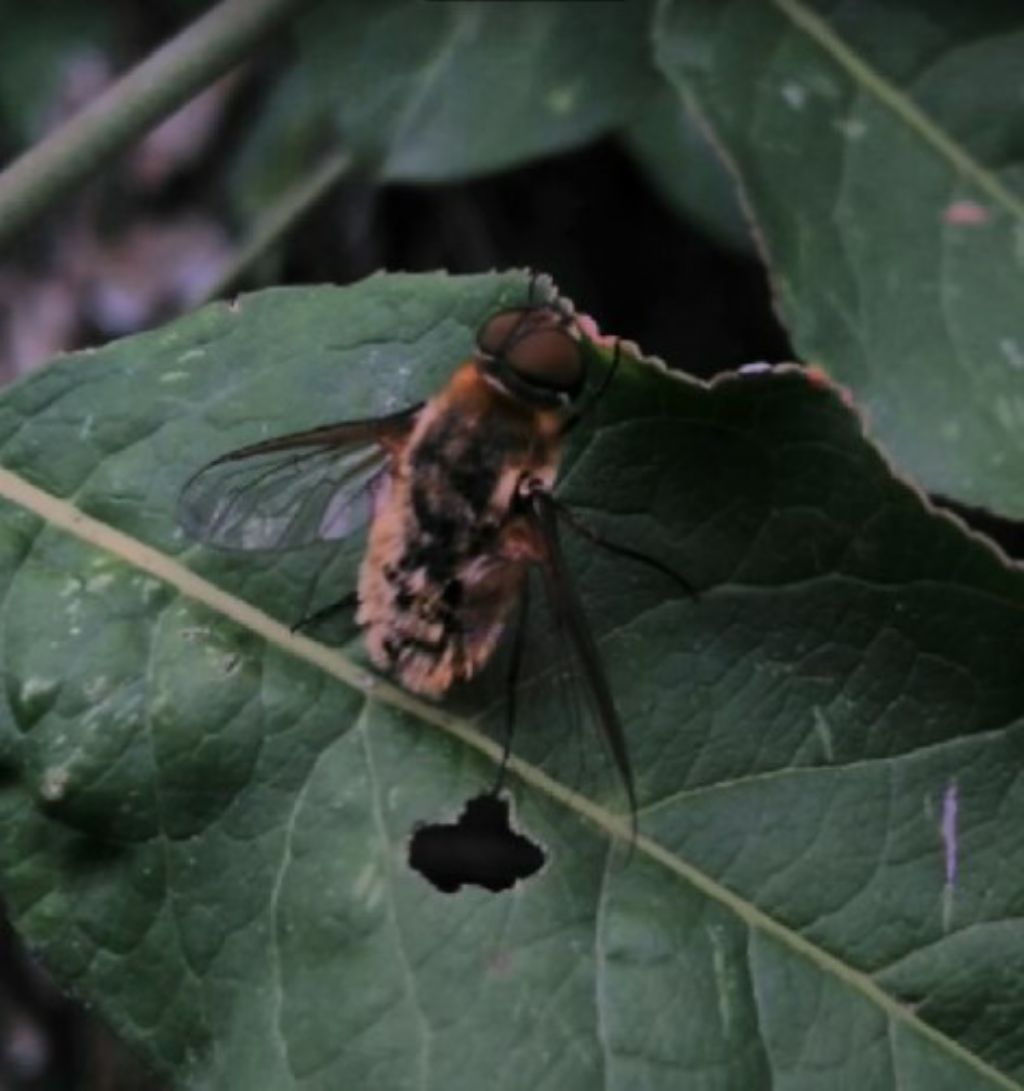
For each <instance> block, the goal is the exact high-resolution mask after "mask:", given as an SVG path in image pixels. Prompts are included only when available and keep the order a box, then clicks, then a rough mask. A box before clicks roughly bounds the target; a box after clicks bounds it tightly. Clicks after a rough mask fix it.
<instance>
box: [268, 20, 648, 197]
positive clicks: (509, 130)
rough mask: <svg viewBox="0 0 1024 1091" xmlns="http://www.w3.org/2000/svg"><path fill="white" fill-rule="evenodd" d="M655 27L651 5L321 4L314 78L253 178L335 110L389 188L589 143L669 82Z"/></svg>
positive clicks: (293, 98) (300, 84) (289, 92)
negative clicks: (652, 36) (656, 55)
mask: <svg viewBox="0 0 1024 1091" xmlns="http://www.w3.org/2000/svg"><path fill="white" fill-rule="evenodd" d="M650 19H651V4H650V3H648V2H647V0H643V2H638V3H629V4H608V3H603V2H600V0H597V2H593V0H584V2H582V3H580V2H574V3H551V2H548V0H533V2H521V3H516V4H448V3H427V4H424V3H415V2H411V0H375V2H373V3H369V2H366V0H363V2H361V3H356V4H343V5H338V4H321V5H319V7H318V8H317V9H316V10H315V11H314V12H312V13H311V14H310V15H309V16H308V17H307V18H306V19H304V20H303V21H302V23H301V24H300V27H299V47H300V58H301V61H300V64H301V68H302V69H303V71H302V73H301V75H299V76H296V77H294V78H293V79H292V80H291V81H290V82H289V85H288V87H287V89H283V90H282V92H281V97H280V99H279V101H278V108H276V109H275V111H274V116H273V117H271V118H268V119H267V121H266V123H265V124H264V125H263V126H262V129H261V132H260V134H259V137H258V143H259V147H258V148H256V149H255V150H254V151H253V152H252V155H251V159H252V161H253V163H254V166H253V168H252V169H256V166H257V165H258V162H266V163H268V164H269V163H271V162H272V161H273V157H272V156H271V154H270V149H272V148H274V147H275V146H278V145H279V146H280V147H281V148H282V149H283V150H284V151H285V152H286V153H287V152H288V150H289V149H294V148H295V147H296V146H297V144H298V143H300V142H301V141H303V140H305V139H307V134H308V133H309V132H311V131H314V130H316V129H318V128H320V127H321V121H322V119H323V116H324V114H325V113H326V112H328V111H329V112H330V113H331V114H332V115H333V119H334V123H335V128H336V132H337V135H338V136H339V137H340V139H341V142H342V145H343V146H344V147H345V148H346V150H349V151H351V152H352V153H353V154H354V155H355V157H356V158H357V160H358V161H360V162H362V163H364V164H365V165H366V166H368V167H371V168H372V169H374V170H375V172H376V173H377V175H378V177H380V178H382V179H383V180H385V181H392V182H438V181H451V180H455V179H459V178H466V177H471V176H473V175H477V174H482V173H485V172H489V171H496V170H501V169H503V168H506V167H512V166H517V165H519V164H521V163H522V162H524V161H525V160H528V159H533V158H537V157H538V156H542V155H550V154H552V153H555V152H559V151H564V150H567V149H569V148H573V147H577V146H578V145H581V144H584V143H586V142H587V141H588V140H592V139H594V138H595V137H597V136H600V135H601V134H602V133H605V132H608V131H611V130H613V129H615V128H617V127H618V126H619V125H620V124H622V123H623V122H624V121H625V120H626V119H627V118H628V117H629V116H630V114H631V113H632V111H633V110H635V109H636V107H637V105H638V104H639V103H641V102H642V101H643V99H644V98H645V96H646V95H648V94H649V93H650V91H651V90H652V89H653V88H654V87H655V86H656V82H657V78H656V76H655V75H654V72H653V70H652V68H651V62H650V46H649V43H648V27H649V23H650ZM261 173H262V172H261Z"/></svg>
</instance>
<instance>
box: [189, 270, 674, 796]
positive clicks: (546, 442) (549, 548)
mask: <svg viewBox="0 0 1024 1091" xmlns="http://www.w3.org/2000/svg"><path fill="white" fill-rule="evenodd" d="M533 294H534V283H533V282H531V286H530V295H529V299H528V302H527V304H526V305H525V306H522V307H518V308H512V309H509V310H504V311H501V312H499V313H497V314H495V315H493V316H492V317H490V318H489V319H487V321H486V322H484V324H483V326H482V327H481V329H480V331H479V333H478V336H477V347H476V352H475V353H474V354H473V356H472V357H471V358H470V359H469V360H467V361H466V362H465V363H463V364H462V365H461V366H460V367H459V368H458V369H457V370H456V371H455V373H454V374H453V375H452V377H451V379H450V380H449V382H448V384H447V385H446V386H445V388H444V389H443V390H441V391H440V393H438V394H436V395H435V396H434V397H432V398H430V399H429V400H428V401H426V402H425V403H421V404H419V405H414V406H412V407H410V408H408V409H406V410H404V411H402V412H399V413H395V414H392V415H390V416H383V417H377V418H372V419H367V420H355V421H345V422H341V423H338V424H329V425H326V426H324V427H321V428H314V429H312V430H310V431H305V432H297V433H294V434H292V435H286V436H281V437H278V438H276V439H269V440H266V441H264V442H261V443H255V444H253V445H251V446H248V447H243V448H241V449H240V450H236V451H232V452H230V453H228V454H225V455H222V456H221V457H220V458H218V459H216V460H214V461H213V462H211V463H209V464H208V465H207V466H205V467H204V468H202V469H201V470H199V472H198V473H196V474H195V476H194V477H192V478H191V480H190V481H189V482H188V483H187V484H186V485H185V487H184V489H183V491H182V494H181V499H180V502H179V518H180V521H181V523H182V525H183V527H184V528H185V529H186V531H187V532H188V533H189V534H190V535H191V536H192V537H194V538H198V539H200V540H202V541H204V542H207V543H209V544H211V545H214V546H219V547H222V548H227V549H241V550H268V549H269V550H273V549H289V548H296V547H299V546H304V545H309V544H311V543H313V542H315V541H318V540H328V541H333V540H338V539H341V538H344V537H346V536H348V535H349V534H351V533H353V532H354V531H355V530H357V529H358V528H359V527H361V526H363V525H364V524H366V523H369V536H368V541H367V546H366V552H365V555H364V558H363V561H362V565H361V568H360V572H359V582H358V590H357V592H356V594H355V596H349V597H348V598H347V599H344V600H342V601H341V602H339V603H336V604H334V605H332V606H330V607H328V608H327V609H326V610H321V611H318V612H317V613H316V614H314V615H312V616H311V617H308V618H305V619H303V620H302V621H300V622H299V623H298V626H296V627H301V626H306V625H309V624H311V623H313V622H314V621H318V620H322V619H323V618H324V617H325V616H326V615H327V614H329V613H332V612H334V611H336V610H339V609H342V608H345V607H351V606H353V605H355V606H357V613H356V620H357V622H358V623H359V624H360V625H361V626H363V628H364V630H365V633H364V636H365V641H366V646H367V649H368V652H369V655H370V659H371V660H372V661H373V663H374V664H375V665H376V666H377V667H378V668H381V669H383V670H384V671H387V672H389V673H390V674H392V675H394V676H395V677H396V678H397V679H398V681H399V682H400V683H401V684H402V685H403V686H404V687H405V688H407V689H409V690H411V691H412V692H414V693H418V694H423V695H425V696H428V697H434V698H436V697H439V696H441V695H442V694H444V693H445V692H446V691H447V690H448V689H449V688H450V687H452V686H453V685H455V684H456V683H459V682H463V681H466V680H467V679H470V678H472V677H473V676H474V675H476V674H477V673H478V672H479V671H480V670H481V669H482V668H483V667H484V666H485V665H486V664H487V662H488V661H489V660H490V659H491V658H492V656H493V654H494V652H495V649H496V647H497V645H498V643H499V640H500V639H501V637H502V635H503V634H504V633H505V631H506V630H507V629H508V628H509V626H510V622H511V621H512V618H513V615H515V621H514V626H513V637H512V646H511V656H510V660H509V678H508V682H509V693H508V703H507V706H506V743H505V746H506V756H507V753H508V746H509V743H510V737H511V728H512V725H513V721H514V715H515V713H514V709H515V696H516V694H515V690H516V684H517V680H518V673H519V670H520V665H521V661H522V652H523V643H524V633H525V627H526V617H527V609H528V597H527V593H528V587H529V574H530V571H531V570H533V569H538V570H539V571H540V572H541V574H542V576H543V583H544V587H545V590H546V593H547V594H546V597H547V599H548V601H549V604H550V608H551V611H552V614H553V621H554V628H555V631H556V635H557V636H558V637H559V639H560V642H561V646H562V647H563V648H564V656H565V659H566V663H567V665H568V672H569V675H570V676H571V677H573V678H574V679H575V680H576V681H577V683H578V685H577V690H579V691H582V700H583V701H584V702H585V703H586V705H587V706H588V708H589V712H590V715H591V716H592V717H593V718H594V719H595V720H596V722H597V725H598V726H599V729H600V731H601V733H602V734H603V736H604V738H605V740H606V741H607V743H608V745H609V748H610V750H611V754H612V757H613V759H614V761H615V764H616V767H617V768H618V771H619V774H620V776H621V777H622V780H623V783H624V785H625V789H626V793H627V795H628V799H629V804H630V808H631V812H632V813H633V815H634V818H635V814H636V797H635V792H634V787H633V776H632V771H631V768H630V762H629V755H628V752H627V749H626V744H625V739H624V736H623V732H622V727H621V725H620V723H619V718H618V715H617V713H616V710H615V703H614V701H613V699H612V695H611V691H610V689H609V686H608V681H607V678H606V676H605V672H604V669H603V666H602V663H601V659H600V655H599V653H598V649H597V644H596V642H595V640H594V637H593V634H592V632H591V630H590V627H589V625H588V624H587V621H586V618H585V616H584V612H583V609H582V605H581V603H580V600H579V597H578V595H577V593H576V591H575V588H574V587H573V583H572V580H571V578H570V574H569V571H568V568H567V565H566V561H565V557H564V554H563V552H562V547H561V545H560V542H559V533H558V528H559V522H564V523H566V524H567V525H569V526H571V527H573V528H574V529H576V530H577V531H579V532H580V533H583V534H585V535H587V536H588V537H590V538H591V539H592V540H594V541H595V542H597V543H598V544H600V545H603V546H605V547H606V548H609V549H611V550H612V551H614V552H616V553H619V554H622V555H625V556H627V557H631V558H633V559H634V560H639V561H642V562H645V563H647V564H649V565H651V566H653V567H654V568H657V569H658V570H660V571H662V572H664V573H666V574H667V575H669V576H671V577H672V578H674V579H676V580H677V581H678V582H680V583H682V584H683V585H684V587H686V589H687V590H688V591H689V590H690V589H689V585H688V584H686V582H685V581H684V580H682V579H681V578H680V577H678V576H676V575H675V573H673V572H672V571H671V570H669V569H667V568H665V567H664V566H663V565H661V564H660V563H659V562H657V561H654V560H652V559H650V558H647V557H645V556H643V555H642V554H639V553H636V552H635V551H633V550H631V549H628V548H624V547H621V546H615V545H612V544H611V543H608V542H606V541H604V540H603V539H602V538H600V537H598V536H597V535H595V534H594V533H593V532H591V531H590V530H589V528H587V527H585V526H584V525H583V524H581V523H579V522H578V520H577V519H576V518H575V517H574V516H573V515H572V513H571V512H570V511H569V510H568V509H567V508H566V507H565V506H564V505H563V504H561V503H560V502H559V501H558V500H557V499H556V498H555V497H554V495H553V493H552V489H553V486H554V483H555V477H556V475H557V472H558V466H559V459H560V454H561V447H562V441H563V439H564V437H565V436H566V434H567V433H568V432H569V430H570V429H571V428H572V427H573V426H574V425H575V424H576V422H577V421H579V419H580V417H581V414H582V413H583V412H584V410H585V409H586V408H587V407H588V406H589V405H591V404H593V402H594V400H596V398H597V397H599V396H600V395H601V393H603V391H604V389H605V388H606V387H607V385H608V383H609V382H610V380H611V378H612V375H613V374H614V372H615V368H616V366H617V364H618V359H619V349H618V345H617V344H616V349H615V353H614V356H613V360H612V364H611V366H610V367H609V368H608V370H607V371H606V372H605V375H604V376H603V378H602V380H601V381H600V382H598V383H597V384H596V389H595V390H593V391H592V393H591V394H590V396H589V397H586V396H585V391H586V388H587V385H588V383H587V380H588V377H589V376H588V374H587V372H588V365H590V363H591V362H592V358H593V356H594V355H595V354H594V352H593V349H592V348H591V347H590V346H589V344H587V343H586V342H585V341H584V340H583V338H582V336H581V334H580V331H579V328H578V326H577V324H576V322H575V321H574V319H573V317H572V315H571V313H570V312H569V310H568V309H567V306H566V305H565V304H564V303H562V302H561V301H555V302H543V303H535V302H533V298H532V297H533ZM502 769H504V763H503V766H502Z"/></svg>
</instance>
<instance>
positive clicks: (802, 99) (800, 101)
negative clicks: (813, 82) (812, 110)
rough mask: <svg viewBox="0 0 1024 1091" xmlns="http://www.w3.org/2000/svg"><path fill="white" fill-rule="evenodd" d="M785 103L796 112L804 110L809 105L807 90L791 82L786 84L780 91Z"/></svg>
mask: <svg viewBox="0 0 1024 1091" xmlns="http://www.w3.org/2000/svg"><path fill="white" fill-rule="evenodd" d="M779 94H781V95H782V98H783V101H784V102H785V103H786V105H787V106H789V107H791V108H792V109H794V110H802V109H803V108H804V106H805V105H806V103H807V88H806V87H803V86H802V85H801V84H799V83H796V82H794V81H793V80H790V81H789V82H788V83H784V84H783V85H782V87H781V88H780V90H779Z"/></svg>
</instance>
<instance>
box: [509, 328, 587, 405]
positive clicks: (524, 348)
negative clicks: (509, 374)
mask: <svg viewBox="0 0 1024 1091" xmlns="http://www.w3.org/2000/svg"><path fill="white" fill-rule="evenodd" d="M506 360H507V361H508V365H509V367H511V368H512V369H513V371H515V372H516V374H517V375H519V376H520V378H522V379H525V380H526V381H527V382H529V383H535V384H536V385H538V386H544V387H549V388H551V389H553V390H559V391H567V392H572V391H575V390H578V389H579V388H580V386H582V385H583V358H582V357H581V356H580V347H579V345H578V344H577V343H576V342H575V341H574V340H573V339H572V337H570V336H569V334H568V333H567V332H566V331H565V330H564V329H552V328H550V327H549V328H547V329H534V330H530V331H528V332H527V333H525V334H524V335H523V337H522V338H521V339H520V340H518V341H516V342H515V343H514V344H513V345H512V347H511V348H510V349H509V351H508V354H507V355H506Z"/></svg>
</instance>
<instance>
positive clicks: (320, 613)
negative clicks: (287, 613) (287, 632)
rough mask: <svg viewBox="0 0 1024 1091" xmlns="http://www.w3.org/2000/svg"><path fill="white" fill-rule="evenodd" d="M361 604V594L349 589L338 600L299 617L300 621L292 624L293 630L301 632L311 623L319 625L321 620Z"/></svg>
mask: <svg viewBox="0 0 1024 1091" xmlns="http://www.w3.org/2000/svg"><path fill="white" fill-rule="evenodd" d="M358 605H359V595H358V593H357V592H355V591H349V593H348V594H347V595H346V596H345V597H344V598H340V599H338V601H337V602H329V603H328V604H327V605H326V606H323V607H321V608H320V609H319V610H314V611H313V613H311V614H306V616H305V617H301V618H299V620H298V621H296V622H295V624H294V625H293V626H292V628H291V631H292V632H293V633H297V632H299V630H301V629H308V628H309V627H310V626H311V625H319V624H320V623H321V622H324V621H327V620H328V619H329V618H332V617H337V616H338V614H344V613H347V612H348V611H349V610H354V609H355V608H356V607H357V606H358Z"/></svg>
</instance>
